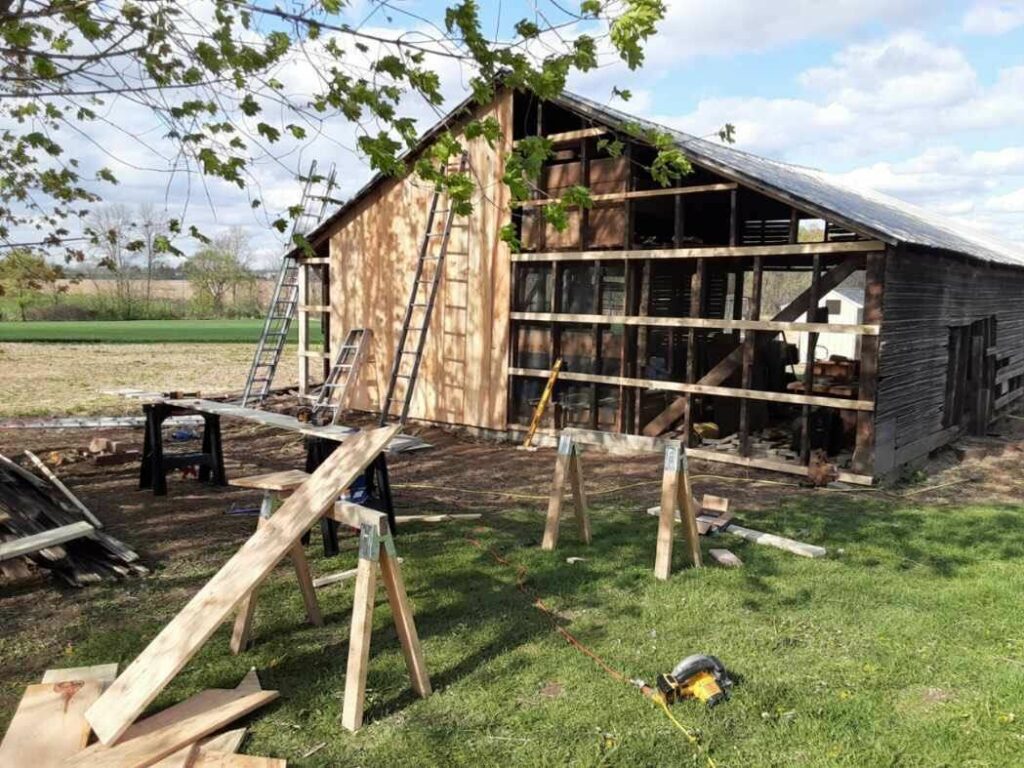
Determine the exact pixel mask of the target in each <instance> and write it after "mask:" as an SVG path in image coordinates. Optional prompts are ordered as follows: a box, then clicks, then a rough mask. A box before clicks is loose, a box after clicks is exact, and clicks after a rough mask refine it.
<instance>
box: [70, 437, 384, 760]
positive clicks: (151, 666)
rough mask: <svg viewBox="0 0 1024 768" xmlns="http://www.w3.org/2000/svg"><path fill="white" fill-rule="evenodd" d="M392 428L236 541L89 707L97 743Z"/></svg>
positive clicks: (167, 676)
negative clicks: (244, 538)
mask: <svg viewBox="0 0 1024 768" xmlns="http://www.w3.org/2000/svg"><path fill="white" fill-rule="evenodd" d="M397 433H398V427H397V426H391V427H382V428H380V429H375V430H372V431H370V432H363V433H360V434H359V435H357V436H354V437H351V438H349V439H348V440H346V441H345V442H344V443H342V445H341V446H340V447H339V448H338V449H337V450H336V451H335V452H334V453H332V454H331V455H330V456H329V457H328V458H327V460H326V461H325V462H324V463H323V464H322V465H320V467H319V469H317V470H316V472H314V473H313V474H312V475H311V476H310V478H309V480H308V481H307V482H306V483H304V484H303V485H302V486H300V487H299V488H298V489H297V490H296V491H295V493H293V494H292V495H291V496H290V497H289V498H288V500H287V501H286V502H285V503H284V504H283V505H282V506H281V508H280V509H279V510H278V511H277V513H276V514H275V515H274V516H273V517H272V518H271V519H270V521H269V522H268V523H267V524H266V525H264V526H262V527H261V528H259V529H258V530H257V531H256V532H255V533H254V534H253V535H252V537H251V538H250V539H249V540H248V541H247V542H245V544H243V545H242V547H241V548H240V549H239V550H238V552H237V553H235V555H234V556H233V557H232V558H231V559H230V560H228V562H227V563H226V564H225V565H224V567H223V568H221V569H220V571H218V572H217V574H216V575H215V576H214V577H213V578H212V579H210V581H209V582H207V584H206V586H204V587H203V588H202V589H201V590H200V591H199V592H198V593H197V594H196V595H195V597H193V598H192V599H191V600H190V601H189V603H188V604H187V605H186V606H185V607H184V608H183V609H182V610H181V612H180V613H179V614H178V615H177V616H175V617H174V618H173V619H172V620H171V621H170V623H168V624H167V626H166V627H164V628H163V630H161V632H160V634H158V635H157V636H156V637H155V638H154V639H153V641H152V642H151V643H150V644H149V645H148V646H147V647H146V649H145V650H144V651H143V652H142V653H141V654H139V656H138V657H137V658H136V659H135V660H134V661H133V662H132V663H131V664H130V665H128V668H127V669H125V671H124V672H123V673H122V674H121V676H120V677H119V678H118V679H117V680H116V681H115V682H114V684H113V685H112V686H110V688H108V689H107V691H106V692H105V693H104V694H103V696H102V697H100V700H99V701H97V702H96V703H95V704H94V705H93V706H92V707H91V708H90V709H89V711H88V713H87V717H88V719H89V723H90V724H91V725H92V728H93V730H94V731H95V732H96V735H97V736H98V737H99V739H100V741H102V742H103V743H104V744H111V743H112V742H113V741H114V740H116V739H117V738H118V737H119V736H120V735H121V734H123V733H124V732H125V730H126V729H127V728H128V726H129V725H131V723H132V722H133V721H134V720H135V718H137V717H138V716H139V715H140V714H142V711H143V710H144V709H145V708H146V707H147V706H148V705H149V703H150V702H151V701H153V699H154V698H156V696H157V694H159V693H160V691H161V690H163V688H164V686H165V685H167V683H169V682H170V681H171V680H172V679H173V678H174V676H175V675H176V674H178V672H179V671H180V670H181V668H182V667H184V666H185V664H186V663H187V662H188V660H189V659H191V658H192V656H193V655H194V654H195V653H196V651H198V650H199V648H200V647H201V646H202V645H203V643H205V642H206V641H207V639H209V637H210V635H212V634H213V633H214V631H216V629H217V627H218V626H220V624H221V622H223V621H224V620H225V619H226V618H228V616H230V615H231V613H232V611H233V610H234V608H235V607H236V606H237V605H238V603H239V602H240V601H241V600H242V598H243V597H245V595H247V594H248V593H249V592H251V591H252V589H253V588H254V587H256V586H258V585H259V584H260V583H261V582H262V581H263V579H264V578H266V576H267V574H269V573H270V571H271V570H273V568H274V566H276V565H277V563H278V562H280V560H281V559H282V558H283V557H284V556H285V555H287V554H288V551H289V550H290V549H291V547H292V545H293V544H294V543H295V542H296V541H297V540H298V539H299V538H300V537H301V536H302V535H303V534H304V533H305V532H306V531H307V530H308V529H309V528H310V526H312V525H313V524H314V523H315V522H317V520H319V519H320V516H321V515H322V514H323V513H324V511H326V510H327V509H329V508H330V507H332V506H333V504H334V502H335V500H336V499H337V497H338V494H339V493H340V492H341V491H342V489H344V488H346V487H348V486H349V485H351V484H352V482H353V481H354V480H355V479H356V478H357V477H358V476H359V475H360V473H362V471H363V470H364V469H366V467H367V466H369V464H370V462H372V461H373V460H374V459H375V458H376V457H377V455H378V454H380V452H381V451H382V450H383V449H384V447H385V446H386V445H387V444H388V442H389V441H390V440H391V438H393V437H394V436H395V435H396V434H397Z"/></svg>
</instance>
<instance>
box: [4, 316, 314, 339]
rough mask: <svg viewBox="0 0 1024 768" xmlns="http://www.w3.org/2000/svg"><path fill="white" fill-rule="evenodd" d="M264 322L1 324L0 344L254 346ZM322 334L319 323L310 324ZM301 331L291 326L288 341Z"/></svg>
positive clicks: (252, 320) (153, 321)
mask: <svg viewBox="0 0 1024 768" xmlns="http://www.w3.org/2000/svg"><path fill="white" fill-rule="evenodd" d="M262 328H263V320H262V319H259V318H251V319H246V320H82V321H41V322H28V323H19V322H7V323H0V342H3V341H8V342H11V341H13V342H53V343H65V344H66V343H106V344H160V343H188V344H196V343H210V344H236V343H237V344H252V343H253V342H255V341H256V340H257V339H258V338H259V335H260V331H261V330H262ZM310 333H311V334H312V335H313V337H314V338H315V337H316V336H317V335H318V334H319V323H316V322H311V323H310ZM297 335H298V330H297V326H296V325H295V324H293V325H292V329H291V333H290V335H289V338H290V339H291V340H292V341H294V340H295V339H296V338H297Z"/></svg>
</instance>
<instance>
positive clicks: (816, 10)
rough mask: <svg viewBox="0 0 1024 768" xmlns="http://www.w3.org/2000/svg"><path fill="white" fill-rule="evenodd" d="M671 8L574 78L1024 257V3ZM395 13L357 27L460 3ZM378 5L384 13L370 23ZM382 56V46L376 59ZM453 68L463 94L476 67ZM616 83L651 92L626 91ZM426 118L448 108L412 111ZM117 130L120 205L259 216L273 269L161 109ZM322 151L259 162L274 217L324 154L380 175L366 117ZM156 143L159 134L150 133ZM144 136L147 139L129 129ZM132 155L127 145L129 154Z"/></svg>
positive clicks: (96, 152) (299, 64)
mask: <svg viewBox="0 0 1024 768" xmlns="http://www.w3.org/2000/svg"><path fill="white" fill-rule="evenodd" d="M482 5H483V7H484V18H485V21H486V24H487V26H488V28H490V27H494V28H499V29H507V27H508V25H509V24H510V23H512V22H514V21H515V20H516V19H518V18H521V17H524V16H532V13H533V12H532V10H531V9H532V7H533V6H534V3H532V2H519V1H515V0H501V1H500V2H499V0H485V2H483V3H482ZM667 5H668V6H669V10H668V16H667V18H666V20H665V22H664V23H663V25H662V27H661V30H660V32H659V34H658V36H657V37H656V38H653V39H652V40H651V41H650V42H649V44H648V46H647V61H646V64H645V66H644V67H643V69H642V70H641V71H639V72H630V71H629V70H628V69H626V68H625V67H624V66H623V65H621V64H616V63H615V61H614V59H613V58H610V57H608V56H605V57H603V58H602V61H603V63H604V66H602V67H601V68H599V69H598V70H597V71H594V72H590V73H586V74H582V75H574V76H573V78H572V80H571V83H570V90H572V91H574V92H576V93H579V94H582V95H584V96H588V97H590V98H593V99H595V100H597V101H600V102H608V103H611V104H612V105H613V106H616V107H618V108H620V109H623V110H625V111H628V112H632V113H634V114H637V115H640V116H643V117H646V118H649V119H652V120H655V121H658V122H661V123H663V124H666V125H669V126H671V127H674V128H678V129H681V130H685V131H689V132H691V133H695V134H697V135H708V134H712V133H714V132H716V131H717V130H718V128H720V127H721V126H722V125H723V124H725V123H732V124H734V125H735V126H736V145H735V146H736V147H737V148H739V149H743V150H746V151H749V152H754V153H756V154H761V155H764V156H767V157H771V158H774V159H777V160H782V161H786V162H792V163H797V164H801V165H806V166H811V167H814V168H819V169H822V170H825V171H828V172H831V173H834V174H837V175H838V176H839V177H840V178H841V179H843V180H845V181H847V182H849V183H852V184H855V185H859V186H866V187H869V188H873V189H876V190H878V191H880V192H884V193H887V194H890V195H893V196H895V197H898V198H901V199H903V200H906V201H908V202H911V203H915V204H918V205H921V206H923V207H926V208H929V209H932V210H934V211H936V212H938V213H940V214H943V215H945V216H947V217H948V218H949V219H950V220H951V221H955V222H957V223H961V224H963V225H965V226H968V227H975V228H978V229H982V230H985V231H987V232H988V233H990V234H993V235H995V236H997V237H1001V238H1003V239H1006V240H1013V241H1016V242H1019V243H1020V244H1021V249H1022V252H1024V0H965V2H941V1H940V2H935V1H934V0H822V1H819V0H775V1H774V2H772V3H765V2H763V0H716V1H715V2H713V3H708V2H701V1H700V0H667ZM392 6H393V7H392V9H390V10H388V9H378V10H376V11H375V12H373V13H372V14H371V11H373V8H374V6H373V5H372V4H371V3H369V2H367V1H366V0H356V2H354V3H353V4H352V6H351V7H350V8H349V10H348V11H347V12H346V13H347V16H348V20H350V21H352V22H353V23H360V24H363V25H364V28H365V29H367V30H372V31H374V32H377V33H379V34H381V35H383V36H391V35H394V34H397V33H399V32H403V31H407V30H410V29H416V28H422V27H423V25H424V23H425V22H424V19H426V20H430V21H433V22H436V23H439V22H440V20H441V18H442V17H443V11H444V6H445V3H444V2H440V1H433V0H431V1H421V0H396V1H395V2H394V3H393V4H392ZM368 14H370V15H369V16H368ZM372 53H373V51H371V54H372ZM314 67H315V63H314V62H311V61H309V60H305V61H296V62H293V63H291V64H289V66H287V67H285V68H283V69H282V71H281V72H279V73H278V76H279V77H280V78H281V79H283V80H284V81H285V82H286V84H287V86H288V91H289V93H290V94H292V95H293V96H299V97H301V95H302V94H304V93H308V92H310V90H311V89H310V86H309V83H310V82H311V79H312V78H313V77H314V76H315V71H313V69H312V68H314ZM440 71H441V75H442V81H443V84H444V92H445V96H446V98H447V100H448V102H447V103H448V104H455V103H456V102H457V101H458V100H460V99H461V98H462V97H463V96H464V94H465V82H466V79H467V73H465V72H461V71H460V70H459V69H457V68H456V67H455V66H454V65H453V64H452V63H450V62H441V64H440ZM614 86H618V87H620V88H623V87H624V88H628V89H630V90H631V92H632V94H633V98H632V99H631V100H630V101H629V102H627V103H625V104H624V103H622V102H618V101H610V99H611V92H612V88H613V87H614ZM406 108H407V110H408V111H409V113H410V114H412V115H414V116H416V117H417V118H418V119H419V121H420V123H419V124H420V127H421V129H424V130H425V129H426V128H427V127H429V125H430V124H431V123H432V122H433V121H434V120H436V119H437V117H438V116H439V115H438V113H437V111H436V110H431V109H429V108H427V107H426V106H425V105H423V104H416V103H410V104H408V105H407V107H406ZM106 114H107V116H108V117H109V118H110V119H109V124H104V125H101V126H98V127H96V128H95V129H94V130H93V131H92V132H91V133H92V135H91V136H90V137H89V139H88V140H85V139H82V140H79V141H77V142H73V144H75V145H74V146H72V147H71V149H72V151H74V152H76V153H77V154H78V155H84V156H92V157H94V158H99V159H105V160H106V161H107V163H108V164H109V165H110V166H111V167H112V168H113V169H114V171H115V172H116V173H117V174H118V175H119V176H120V178H121V182H122V183H121V184H120V185H118V186H117V187H114V188H108V189H106V190H105V191H104V196H105V199H106V200H107V201H108V202H114V203H124V204H127V205H135V204H137V203H138V202H139V201H141V200H150V201H153V202H155V203H157V204H158V205H166V206H167V207H168V210H169V211H171V212H172V215H179V214H180V212H181V211H182V210H183V208H184V206H185V201H186V200H187V201H188V207H187V215H188V218H189V220H190V221H194V222H196V223H198V224H199V225H200V227H201V228H202V229H203V230H204V231H205V232H207V233H208V234H211V233H212V234H216V233H217V232H219V231H222V230H225V229H227V228H229V227H232V226H235V227H242V228H244V230H245V231H246V233H247V234H248V236H249V242H250V246H251V248H252V249H253V251H254V253H255V254H256V256H257V262H258V263H261V264H263V265H265V266H270V265H272V264H273V263H274V262H275V261H276V260H277V259H278V258H279V256H280V254H281V253H282V252H283V241H284V238H283V236H280V235H278V234H277V233H276V232H273V231H272V230H271V228H270V227H269V226H268V219H267V214H266V213H265V212H264V211H263V210H254V209H253V208H252V206H251V205H250V201H249V196H248V195H247V193H245V192H239V190H238V189H237V188H235V187H233V186H230V185H228V184H226V183H222V182H217V181H208V182H205V183H204V182H203V181H202V180H201V179H199V178H196V177H183V176H182V175H180V174H179V175H178V176H177V177H173V178H170V179H169V177H168V175H167V173H165V172H163V171H164V170H165V169H166V165H167V163H168V162H169V161H170V160H169V158H171V157H172V156H173V155H172V153H171V152H169V151H168V148H167V147H166V146H165V143H163V142H162V139H161V135H162V129H161V126H160V125H159V124H157V123H156V122H155V121H154V118H153V117H152V116H151V115H149V114H147V113H146V112H144V111H142V110H139V109H136V108H131V107H129V106H127V105H123V104H117V103H112V104H110V105H109V106H108V111H107V113H106ZM317 127H318V128H319V129H320V130H319V132H318V133H316V135H315V136H314V138H313V140H312V141H310V142H308V143H306V144H305V145H298V144H295V145H291V146H288V147H286V150H287V151H286V152H285V153H284V155H283V156H281V154H282V153H281V152H275V153H273V154H274V156H270V155H268V156H267V157H265V158H262V159H261V160H260V161H258V162H257V163H256V164H255V166H254V173H255V175H256V178H257V182H258V184H257V186H256V187H255V188H254V190H253V192H252V194H255V195H258V196H260V197H261V198H262V199H263V200H264V202H265V207H266V209H267V210H273V209H274V208H275V207H277V208H280V207H283V206H287V205H292V204H295V203H297V202H298V198H299V196H300V193H301V185H300V183H299V182H298V181H297V180H296V178H295V175H296V174H297V173H298V172H299V171H300V169H301V170H305V168H306V167H307V166H308V163H309V161H310V160H311V159H313V158H316V159H318V161H319V162H320V163H321V168H323V167H324V165H326V164H329V163H332V162H333V163H336V164H337V165H338V168H339V180H340V187H339V189H338V190H337V191H336V195H337V196H339V197H342V198H343V197H346V196H347V195H349V194H351V193H352V192H353V191H355V190H356V189H358V188H359V187H360V186H361V185H362V184H363V183H364V182H365V181H366V180H367V179H368V178H369V177H370V175H371V174H370V171H369V168H368V164H367V162H366V161H365V159H364V158H361V157H360V156H359V155H358V153H357V152H355V150H354V148H353V147H354V135H353V131H352V128H351V126H348V125H345V124H344V123H343V122H341V121H333V122H329V123H327V124H324V125H322V126H317ZM139 137H141V138H142V139H143V140H144V142H145V145H143V144H140V143H139V141H138V140H137V139H138V138H139ZM130 138H134V139H136V140H129V139H130ZM112 148H116V151H111V150H112Z"/></svg>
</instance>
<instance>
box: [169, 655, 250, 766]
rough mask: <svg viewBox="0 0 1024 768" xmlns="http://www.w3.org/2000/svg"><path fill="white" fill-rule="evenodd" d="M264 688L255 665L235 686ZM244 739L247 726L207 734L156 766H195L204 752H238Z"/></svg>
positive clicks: (246, 689) (238, 689)
mask: <svg viewBox="0 0 1024 768" xmlns="http://www.w3.org/2000/svg"><path fill="white" fill-rule="evenodd" d="M262 690H263V686H261V685H260V678H259V676H258V675H257V674H256V668H255V667H253V668H252V669H250V670H249V671H248V672H247V673H246V675H245V677H243V678H242V681H241V682H240V683H239V684H238V685H236V686H235V693H237V694H247V693H258V692H259V691H262ZM243 741H245V728H236V729H234V730H233V731H225V732H224V733H219V734H217V735H216V736H207V737H206V738H205V739H203V740H202V741H200V742H197V743H195V744H189V745H188V746H186V747H182V748H181V749H179V750H178V751H177V752H174V753H172V754H171V755H170V756H168V757H165V758H164V759H163V760H161V761H160V762H159V763H155V766H158V768H194V766H195V764H196V762H195V761H196V760H197V759H198V758H199V756H200V755H202V754H203V752H206V751H210V752H237V751H238V750H239V749H240V748H241V746H242V742H243Z"/></svg>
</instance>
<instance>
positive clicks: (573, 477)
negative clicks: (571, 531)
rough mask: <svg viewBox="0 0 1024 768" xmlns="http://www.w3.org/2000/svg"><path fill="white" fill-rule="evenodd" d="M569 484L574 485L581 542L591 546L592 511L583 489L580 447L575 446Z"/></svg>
mask: <svg viewBox="0 0 1024 768" xmlns="http://www.w3.org/2000/svg"><path fill="white" fill-rule="evenodd" d="M569 482H570V483H571V485H572V500H573V508H574V509H575V512H576V527H577V528H578V529H579V533H580V540H581V541H582V542H583V543H584V544H590V510H589V509H587V493H586V491H585V490H584V487H583V463H582V461H581V458H580V450H579V446H577V445H575V444H573V451H572V456H571V457H570V460H569Z"/></svg>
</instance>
